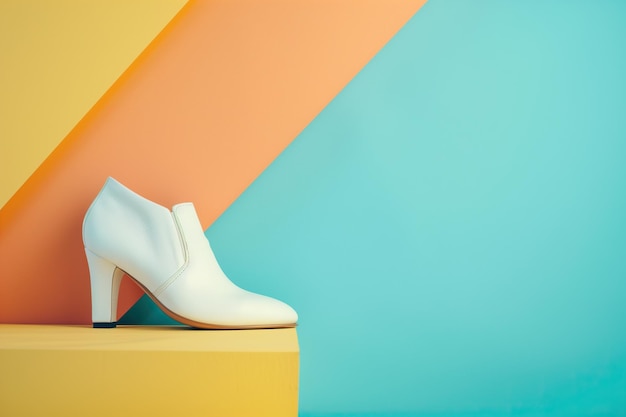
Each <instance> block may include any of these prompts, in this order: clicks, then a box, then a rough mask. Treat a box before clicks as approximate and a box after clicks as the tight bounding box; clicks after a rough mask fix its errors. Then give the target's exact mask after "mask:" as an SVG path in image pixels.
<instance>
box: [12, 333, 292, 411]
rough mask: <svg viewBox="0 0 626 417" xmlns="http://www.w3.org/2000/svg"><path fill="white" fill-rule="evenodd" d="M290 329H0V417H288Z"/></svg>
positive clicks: (290, 388) (290, 358)
mask: <svg viewBox="0 0 626 417" xmlns="http://www.w3.org/2000/svg"><path fill="white" fill-rule="evenodd" d="M298 368H299V347H298V338H297V334H296V330H295V329H274V330H222V331H212V330H192V329H189V328H185V327H153V326H142V327H137V326H118V327H117V328H115V329H92V328H90V327H85V326H58V325H54V326H51V325H14V324H3V325H0V416H7V417H8V416H10V417H21V416H29V417H30V416H46V417H53V416H63V417H71V416H81V417H84V416H91V417H97V416H107V417H112V416H116V417H124V416H133V417H138V416H154V417H156V416H168V417H171V416H180V417H193V416H203V417H208V416H218V417H228V416H237V417H255V416H272V417H280V416H297V414H298Z"/></svg>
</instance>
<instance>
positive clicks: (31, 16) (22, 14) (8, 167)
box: [0, 0, 187, 207]
mask: <svg viewBox="0 0 626 417" xmlns="http://www.w3.org/2000/svg"><path fill="white" fill-rule="evenodd" d="M186 2H187V1H186V0H133V1H126V0H108V1H83V0H55V1H47V0H3V1H0V167H1V168H0V170H1V171H0V172H1V175H0V207H2V206H4V204H5V203H6V202H7V201H8V200H9V199H10V198H11V196H12V195H13V194H14V193H15V192H16V191H17V190H18V189H19V187H20V186H21V185H22V184H23V183H24V181H26V179H27V178H28V177H29V176H30V175H31V174H32V173H33V172H34V171H35V169H37V167H38V166H39V164H41V162H43V160H44V159H45V158H46V157H47V156H48V155H49V154H50V152H52V150H53V149H54V148H55V147H56V146H57V145H58V144H59V143H60V142H61V141H62V140H63V138H64V137H65V136H66V135H67V134H68V133H69V132H70V130H71V129H72V128H73V127H74V126H75V125H76V123H77V122H78V121H79V120H80V119H81V118H82V117H83V115H84V114H85V113H86V112H87V111H88V110H89V109H90V108H91V107H92V106H93V105H94V103H95V102H96V101H97V100H98V99H99V98H100V97H101V96H102V95H103V94H104V92H105V91H106V90H107V89H108V88H109V87H110V86H111V85H112V84H113V82H114V81H115V80H116V79H117V78H118V77H119V76H120V75H121V74H122V73H123V72H124V70H126V68H128V66H129V65H130V63H131V62H132V61H133V60H134V59H135V58H136V57H137V56H138V55H139V54H140V53H141V52H142V51H143V50H144V49H145V47H146V46H147V45H148V44H149V43H150V42H151V41H152V40H153V39H154V37H155V36H156V35H157V34H158V33H159V32H160V31H161V30H162V29H163V28H164V27H165V26H166V25H167V24H168V22H169V21H170V20H171V19H172V17H173V16H174V15H175V14H176V13H177V12H178V11H179V10H180V9H181V8H182V7H183V6H184V4H185V3H186Z"/></svg>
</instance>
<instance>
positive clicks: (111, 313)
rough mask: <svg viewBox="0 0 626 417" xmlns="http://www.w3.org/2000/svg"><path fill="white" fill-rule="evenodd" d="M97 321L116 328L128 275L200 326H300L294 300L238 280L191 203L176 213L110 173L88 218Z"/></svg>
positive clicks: (87, 242)
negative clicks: (267, 293)
mask: <svg viewBox="0 0 626 417" xmlns="http://www.w3.org/2000/svg"><path fill="white" fill-rule="evenodd" d="M83 242H84V245H85V253H86V255H87V262H88V265H89V272H90V279H91V298H92V319H93V323H94V327H115V321H116V316H115V312H116V310H117V294H118V290H119V284H120V281H121V278H122V276H123V275H124V273H126V274H127V275H129V276H130V277H131V278H132V279H133V280H135V281H136V282H137V283H138V284H139V286H140V287H141V288H142V289H143V290H144V291H145V292H146V293H147V294H148V295H149V296H150V297H151V298H152V300H154V302H155V303H156V304H157V305H158V306H159V307H160V308H161V309H162V310H163V311H164V312H165V313H166V314H168V315H169V316H170V317H172V318H174V319H176V320H178V321H180V322H182V323H185V324H188V325H190V326H194V327H199V328H228V329H244V328H273V327H293V326H295V325H296V322H297V320H298V315H297V313H296V312H295V310H294V309H293V308H291V307H290V306H289V305H287V304H286V303H284V302H282V301H279V300H276V299H274V298H271V297H267V296H263V295H259V294H255V293H251V292H249V291H246V290H244V289H241V288H239V287H238V286H236V285H235V284H234V283H233V282H232V281H231V280H230V279H229V278H228V277H227V276H226V275H225V274H224V272H223V271H222V269H221V267H220V266H219V264H218V262H217V259H216V258H215V255H214V254H213V251H212V249H211V246H210V244H209V241H208V240H207V239H206V237H205V236H204V232H203V230H202V226H201V224H200V221H199V219H198V216H197V214H196V211H195V208H194V206H193V204H191V203H183V204H178V205H176V206H174V207H173V209H172V210H171V211H170V210H168V209H166V208H165V207H162V206H160V205H158V204H156V203H153V202H152V201H149V200H147V199H145V198H143V197H141V196H139V195H138V194H136V193H134V192H133V191H131V190H129V189H128V188H126V187H124V186H123V185H122V184H120V183H119V182H117V181H115V180H114V179H112V178H109V179H108V180H107V182H106V183H105V185H104V187H103V188H102V190H101V191H100V193H99V194H98V196H97V197H96V199H95V200H94V202H93V203H92V205H91V207H90V208H89V210H88V211H87V214H86V215H85V219H84V221H83Z"/></svg>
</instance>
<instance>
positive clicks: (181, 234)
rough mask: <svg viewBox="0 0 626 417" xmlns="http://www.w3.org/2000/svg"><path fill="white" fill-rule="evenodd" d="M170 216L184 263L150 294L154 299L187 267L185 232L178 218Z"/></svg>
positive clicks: (187, 256)
mask: <svg viewBox="0 0 626 417" xmlns="http://www.w3.org/2000/svg"><path fill="white" fill-rule="evenodd" d="M170 214H171V215H172V219H173V220H174V226H175V227H176V233H177V235H178V240H179V242H180V245H181V247H182V249H183V257H184V259H185V262H184V263H183V264H182V265H181V267H180V268H178V270H177V271H176V272H174V274H173V275H172V276H171V277H169V278H168V279H167V280H166V281H165V282H164V283H163V284H161V285H160V286H159V287H158V288H157V289H156V290H154V292H153V293H152V294H153V295H154V296H155V297H158V296H159V295H160V294H161V293H162V292H163V291H165V290H166V289H167V287H169V286H170V285H172V283H174V281H176V279H178V277H180V276H181V275H182V273H183V272H184V271H185V269H187V267H188V266H189V249H188V248H187V239H186V238H185V232H184V231H183V228H182V227H181V225H180V223H179V221H178V217H177V216H176V215H175V214H174V213H173V212H170Z"/></svg>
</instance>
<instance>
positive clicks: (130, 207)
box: [83, 178, 184, 291]
mask: <svg viewBox="0 0 626 417" xmlns="http://www.w3.org/2000/svg"><path fill="white" fill-rule="evenodd" d="M83 242H84V244H85V248H87V249H89V250H90V251H91V252H93V253H95V254H97V255H98V256H100V257H102V258H105V259H108V260H109V261H110V262H112V263H114V264H115V265H117V266H118V267H119V268H121V269H123V270H124V271H126V272H127V273H128V274H130V275H132V276H133V278H135V279H136V280H138V281H140V282H141V283H142V284H143V285H144V286H145V287H146V288H147V289H148V290H150V291H154V290H155V289H156V288H158V287H159V286H160V285H161V284H163V282H165V281H166V280H167V279H168V278H169V277H170V276H171V275H172V274H174V273H175V272H176V271H177V270H178V269H179V268H180V267H181V266H182V264H183V262H184V254H183V251H182V249H181V246H182V245H181V242H180V239H179V236H178V232H177V230H176V226H175V225H174V221H173V219H172V214H171V213H170V211H169V210H168V209H166V208H165V207H162V206H160V205H158V204H155V203H153V202H151V201H150V200H147V199H145V198H143V197H141V196H140V195H138V194H135V193H134V192H132V191H131V190H129V189H128V188H126V187H124V186H123V185H122V184H120V183H119V182H117V181H115V180H114V179H113V178H108V179H107V181H106V183H105V184H104V187H103V188H102V190H101V191H100V193H99V194H98V196H97V197H96V199H95V200H94V202H93V203H92V204H91V207H89V210H88V211H87V214H86V215H85V220H84V221H83Z"/></svg>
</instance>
